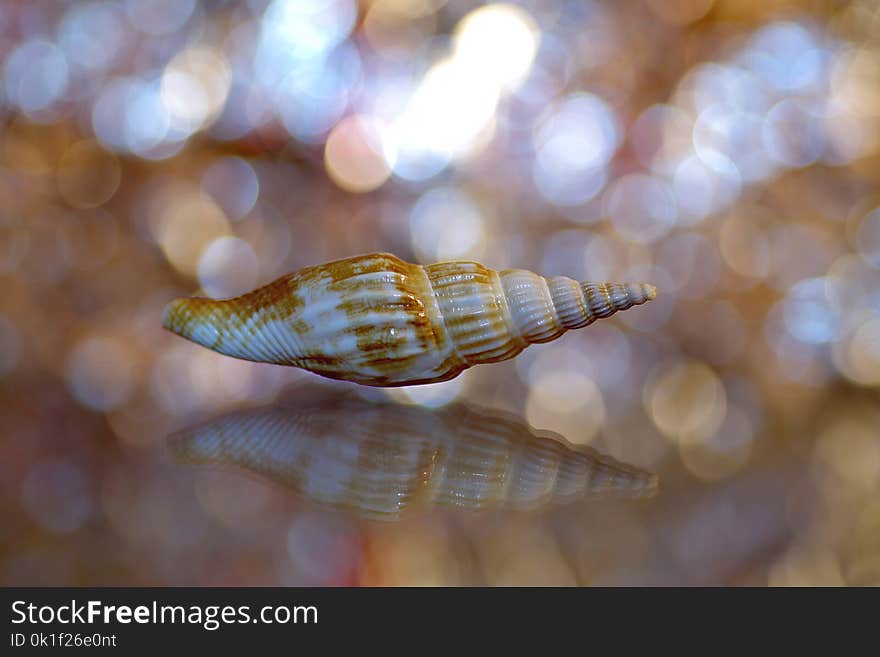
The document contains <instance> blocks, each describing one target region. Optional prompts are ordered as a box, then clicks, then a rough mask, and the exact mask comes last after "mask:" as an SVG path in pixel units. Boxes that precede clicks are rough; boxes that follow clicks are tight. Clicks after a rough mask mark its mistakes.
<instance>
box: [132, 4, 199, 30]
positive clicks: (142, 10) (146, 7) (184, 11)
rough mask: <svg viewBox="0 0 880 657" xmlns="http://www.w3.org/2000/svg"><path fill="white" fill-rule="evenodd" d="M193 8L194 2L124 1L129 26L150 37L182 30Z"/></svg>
mask: <svg viewBox="0 0 880 657" xmlns="http://www.w3.org/2000/svg"><path fill="white" fill-rule="evenodd" d="M195 6H196V0H125V8H126V11H127V12H128V18H129V21H130V22H131V24H132V25H133V26H134V27H135V28H136V29H138V30H140V31H141V32H143V33H145V34H149V35H151V36H162V35H164V34H171V33H173V32H176V31H177V30H179V29H180V28H182V27H183V26H184V25H185V24H186V22H187V21H188V20H189V17H190V16H191V15H192V13H193V9H195Z"/></svg>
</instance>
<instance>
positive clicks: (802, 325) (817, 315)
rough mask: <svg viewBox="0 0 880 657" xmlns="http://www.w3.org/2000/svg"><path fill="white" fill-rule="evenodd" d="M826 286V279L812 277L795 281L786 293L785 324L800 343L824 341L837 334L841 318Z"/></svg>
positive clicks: (830, 340)
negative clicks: (827, 293) (829, 297)
mask: <svg viewBox="0 0 880 657" xmlns="http://www.w3.org/2000/svg"><path fill="white" fill-rule="evenodd" d="M825 289H826V287H825V279H824V278H809V279H806V280H803V281H800V282H799V283H797V284H795V285H794V286H793V287H792V288H791V289H790V290H789V292H788V295H786V298H785V301H784V302H783V304H784V306H783V313H784V315H785V326H786V328H787V329H788V332H789V333H790V334H791V335H792V336H793V337H795V338H796V339H798V340H800V341H801V342H805V343H807V344H822V343H826V342H832V341H833V340H834V339H835V338H836V337H837V333H838V323H839V317H838V315H837V312H836V311H835V310H834V309H833V308H832V307H831V304H830V303H829V301H828V297H827V295H826V292H825Z"/></svg>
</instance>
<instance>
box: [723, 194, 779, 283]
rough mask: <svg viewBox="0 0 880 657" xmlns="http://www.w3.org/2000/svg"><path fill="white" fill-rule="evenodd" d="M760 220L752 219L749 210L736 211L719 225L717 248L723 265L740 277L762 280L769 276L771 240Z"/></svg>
mask: <svg viewBox="0 0 880 657" xmlns="http://www.w3.org/2000/svg"><path fill="white" fill-rule="evenodd" d="M762 219H763V217H753V216H751V214H750V212H749V208H744V209H741V210H738V211H735V212H733V213H731V214H730V216H728V217H727V219H725V221H724V223H723V224H722V225H721V234H720V240H719V245H720V248H721V255H722V256H723V257H724V262H725V263H727V266H728V267H730V268H731V269H732V270H733V271H735V272H736V273H737V274H739V275H740V276H746V277H748V278H754V279H758V280H760V279H763V278H766V277H767V276H768V275H769V274H770V265H771V249H770V240H769V238H768V236H767V235H766V233H765V229H764V224H765V222H764V221H762Z"/></svg>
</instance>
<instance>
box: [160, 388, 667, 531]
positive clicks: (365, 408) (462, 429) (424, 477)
mask: <svg viewBox="0 0 880 657" xmlns="http://www.w3.org/2000/svg"><path fill="white" fill-rule="evenodd" d="M170 447H171V450H172V453H173V454H174V456H175V458H176V459H177V460H178V461H182V462H186V463H204V464H226V465H234V466H238V467H241V468H244V469H245V470H248V471H251V472H254V473H256V474H259V475H262V476H264V477H266V478H268V479H270V480H272V481H274V482H276V483H278V484H280V485H282V486H284V487H286V488H289V489H291V490H292V491H294V492H295V493H298V494H299V495H301V496H303V497H306V498H308V499H311V500H312V501H315V502H318V503H320V504H324V505H329V506H333V507H337V508H344V509H348V510H351V511H354V512H356V513H358V514H360V515H365V516H367V517H370V518H373V519H379V520H396V519H398V518H400V517H401V516H403V515H405V514H407V513H410V512H413V511H416V510H418V509H427V508H430V507H432V506H443V507H460V508H468V509H473V510H485V509H492V508H499V507H507V508H512V509H534V508H539V507H543V506H548V505H557V504H569V503H572V502H576V501H579V500H587V499H607V498H642V497H650V496H652V495H654V494H655V493H656V491H657V477H656V475H654V474H652V473H649V472H646V471H643V470H640V469H639V468H636V467H634V466H631V465H628V464H625V463H621V462H619V461H616V460H614V459H613V458H611V457H609V456H605V455H602V454H600V453H599V452H596V451H595V450H593V449H591V448H589V447H575V446H572V445H570V444H569V443H567V442H566V441H565V440H564V439H562V438H561V437H557V436H553V437H549V436H540V435H536V434H535V433H534V432H533V431H532V430H531V428H530V427H529V426H528V425H526V424H525V423H524V422H522V421H520V420H517V419H514V418H512V417H508V416H504V415H499V414H495V413H486V412H482V411H479V410H475V409H472V408H470V407H467V406H463V405H461V404H456V405H453V406H449V407H446V408H444V409H441V410H436V411H430V410H427V409H424V408H417V407H412V406H400V405H395V404H378V405H376V404H371V403H369V402H365V401H363V400H359V399H356V398H353V399H352V398H350V399H345V398H337V399H329V400H324V401H321V402H319V403H317V404H315V403H310V404H309V403H307V404H304V405H301V406H298V407H287V406H283V405H279V406H271V407H268V408H264V409H258V410H254V411H246V412H239V413H233V414H231V415H227V416H225V417H223V418H220V419H218V420H215V421H213V422H211V423H209V424H207V425H202V426H199V427H194V428H191V429H188V430H184V431H183V432H181V433H178V434H176V435H175V436H173V437H172V438H171V440H170Z"/></svg>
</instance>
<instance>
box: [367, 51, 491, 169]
mask: <svg viewBox="0 0 880 657" xmlns="http://www.w3.org/2000/svg"><path fill="white" fill-rule="evenodd" d="M476 73H477V70H476V69H474V68H471V66H470V65H469V64H468V63H466V62H464V61H462V60H459V59H454V58H450V59H444V60H442V61H440V62H438V63H437V64H434V66H432V67H431V68H430V70H429V71H428V72H427V73H426V74H425V77H424V79H423V80H422V81H421V84H420V85H419V86H418V88H417V89H416V90H415V92H414V93H413V95H412V97H411V98H410V99H409V102H408V103H407V105H406V108H405V110H404V112H403V114H402V115H401V116H400V117H399V118H397V119H396V120H394V121H393V122H392V123H391V125H390V126H389V131H388V133H387V139H386V143H385V147H384V151H385V158H386V160H387V162H388V164H389V165H390V166H391V167H393V169H394V173H395V174H396V175H398V176H400V177H401V178H405V179H407V180H426V179H428V178H430V177H432V176H435V175H436V174H438V173H439V172H440V171H442V170H443V169H444V168H445V167H446V166H447V165H448V164H449V163H450V162H451V161H452V160H453V159H459V158H466V157H468V156H470V155H473V154H475V153H476V152H478V151H479V150H481V149H482V147H484V146H485V145H486V142H487V141H488V139H489V138H490V137H491V135H492V131H493V130H494V118H495V109H496V106H497V104H498V100H499V89H498V87H496V86H493V85H492V84H488V83H487V82H486V81H485V80H483V79H482V78H481V77H480V76H479V75H477V74H476Z"/></svg>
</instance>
